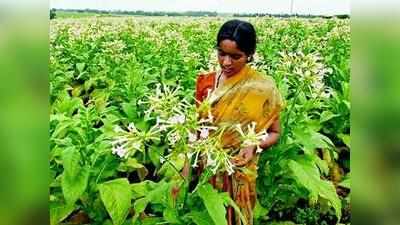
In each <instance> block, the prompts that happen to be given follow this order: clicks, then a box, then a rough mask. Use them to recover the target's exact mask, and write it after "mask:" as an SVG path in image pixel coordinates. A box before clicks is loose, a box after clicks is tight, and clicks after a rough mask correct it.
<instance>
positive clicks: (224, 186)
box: [196, 65, 282, 225]
mask: <svg viewBox="0 0 400 225" xmlns="http://www.w3.org/2000/svg"><path fill="white" fill-rule="evenodd" d="M216 76H217V75H216V72H212V73H208V74H201V75H199V76H198V78H197V83H196V99H197V100H198V101H200V102H201V101H203V99H205V98H206V97H207V95H208V93H210V101H211V104H212V110H211V112H212V115H213V117H214V122H215V124H216V125H218V124H222V123H224V124H237V123H240V125H241V126H242V127H243V128H244V129H245V128H246V127H247V125H249V124H251V123H254V122H255V123H256V131H257V132H259V131H261V130H263V129H267V130H268V128H269V127H270V126H271V124H272V123H273V122H274V120H276V119H277V118H278V116H279V113H280V111H281V108H282V100H281V96H280V94H279V91H278V89H277V87H276V85H275V82H274V80H273V78H272V77H270V76H266V75H264V74H261V73H259V72H257V71H255V70H254V69H252V68H251V67H250V66H248V65H246V66H245V67H244V68H243V69H242V70H241V71H240V72H239V73H237V74H235V75H234V76H232V77H230V78H227V79H226V80H225V81H224V83H223V84H222V85H220V86H219V87H216V85H215V84H216ZM222 141H223V144H224V146H225V147H226V148H230V149H234V151H239V147H240V140H239V138H238V136H237V133H236V132H226V133H225V134H224V136H223V140H222ZM257 161H258V156H256V157H255V158H254V159H253V160H252V161H250V162H249V163H248V164H247V165H245V166H243V167H239V168H236V169H235V173H233V174H232V175H230V176H229V175H228V174H227V173H221V174H217V175H215V176H214V177H213V178H212V179H211V183H212V184H213V185H214V187H216V188H218V189H220V190H223V191H227V192H229V193H230V195H231V197H232V199H233V200H234V201H235V202H236V204H237V205H238V206H239V207H240V210H241V212H242V214H243V215H244V216H245V218H246V220H247V224H248V225H253V209H254V206H255V202H256V189H255V184H256V177H257ZM227 220H228V224H229V225H242V224H243V223H242V221H240V219H239V216H237V215H236V216H235V215H234V212H233V210H232V209H231V208H228V213H227Z"/></svg>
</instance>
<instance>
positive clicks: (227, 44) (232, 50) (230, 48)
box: [218, 39, 244, 54]
mask: <svg viewBox="0 0 400 225" xmlns="http://www.w3.org/2000/svg"><path fill="white" fill-rule="evenodd" d="M218 49H219V50H222V51H223V52H225V53H229V54H244V52H242V51H241V50H240V49H239V48H238V46H237V44H236V41H232V40H229V39H225V40H223V41H221V42H220V43H219V46H218Z"/></svg>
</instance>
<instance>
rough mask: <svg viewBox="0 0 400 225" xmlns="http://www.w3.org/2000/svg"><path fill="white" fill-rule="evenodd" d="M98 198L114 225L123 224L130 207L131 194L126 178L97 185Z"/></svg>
mask: <svg viewBox="0 0 400 225" xmlns="http://www.w3.org/2000/svg"><path fill="white" fill-rule="evenodd" d="M99 191H100V197H101V200H102V201H103V203H104V206H105V207H106V209H107V212H108V214H109V215H110V217H111V219H112V221H113V223H114V225H121V224H122V223H124V221H125V219H126V216H127V215H128V212H129V208H130V206H131V198H132V192H131V187H130V185H129V181H128V180H127V179H126V178H119V179H115V180H111V181H108V182H105V183H103V184H100V185H99Z"/></svg>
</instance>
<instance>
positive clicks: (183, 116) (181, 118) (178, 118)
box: [177, 115, 186, 124]
mask: <svg viewBox="0 0 400 225" xmlns="http://www.w3.org/2000/svg"><path fill="white" fill-rule="evenodd" d="M185 119H186V117H185V115H179V116H178V117H177V121H178V123H181V124H182V123H184V122H185Z"/></svg>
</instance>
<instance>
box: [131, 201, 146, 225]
mask: <svg viewBox="0 0 400 225" xmlns="http://www.w3.org/2000/svg"><path fill="white" fill-rule="evenodd" d="M148 204H149V201H148V200H147V198H146V197H144V198H141V199H138V200H136V201H135V203H134V205H133V208H134V209H135V215H134V216H133V217H132V224H135V223H136V220H137V219H138V218H139V215H140V213H142V212H143V211H144V210H145V209H146V207H147V205H148Z"/></svg>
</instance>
